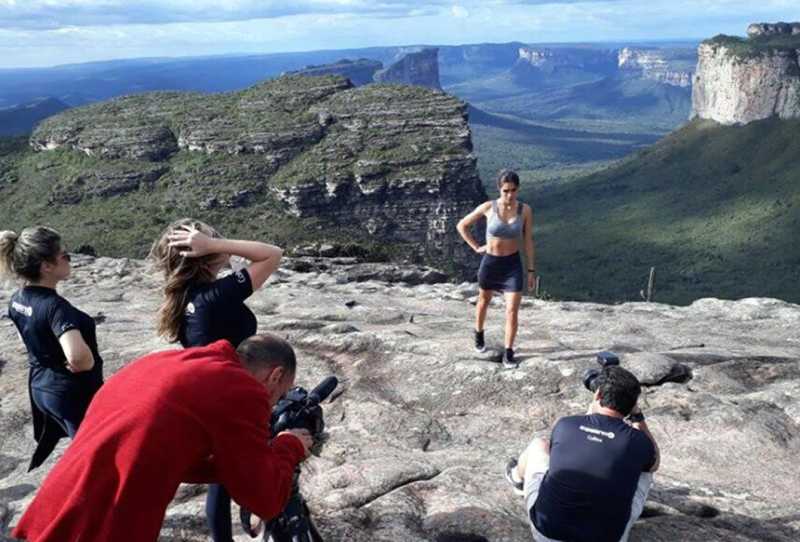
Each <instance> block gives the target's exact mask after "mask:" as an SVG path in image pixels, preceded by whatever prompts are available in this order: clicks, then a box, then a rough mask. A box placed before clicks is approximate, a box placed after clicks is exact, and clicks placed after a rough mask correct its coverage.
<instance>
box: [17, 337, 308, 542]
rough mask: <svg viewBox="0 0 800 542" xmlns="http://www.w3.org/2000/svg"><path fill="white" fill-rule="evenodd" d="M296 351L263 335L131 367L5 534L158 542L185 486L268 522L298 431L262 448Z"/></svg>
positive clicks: (301, 439) (281, 503)
mask: <svg viewBox="0 0 800 542" xmlns="http://www.w3.org/2000/svg"><path fill="white" fill-rule="evenodd" d="M295 365H296V362H295V354H294V350H292V347H291V346H289V344H288V343H287V342H286V341H284V340H282V339H280V338H278V337H273V336H270V335H255V336H253V337H250V338H249V339H245V340H244V341H243V342H242V343H241V344H240V345H239V348H237V349H236V350H234V349H233V346H231V344H230V343H229V342H227V341H217V342H215V343H211V344H210V345H208V346H203V347H199V348H187V349H184V350H167V351H164V352H157V353H155V354H151V355H149V356H145V357H143V358H141V359H138V360H136V361H134V362H132V363H130V364H128V365H127V366H126V367H124V368H123V369H121V370H120V371H119V372H117V373H116V374H115V375H114V376H112V377H111V378H110V379H109V380H108V382H107V384H106V385H105V386H103V387H102V388H101V389H100V391H99V392H98V393H97V395H95V397H94V399H93V400H92V403H91V405H90V406H89V409H88V411H87V413H86V417H85V418H84V420H83V424H82V425H81V427H80V430H79V431H78V433H77V435H76V437H75V440H73V441H72V444H71V445H70V447H69V448H68V449H67V451H66V452H65V453H64V456H63V457H62V458H61V459H60V460H59V462H58V463H57V464H56V465H55V467H53V470H52V471H51V472H50V474H49V475H48V476H47V478H46V479H45V481H44V483H43V484H42V486H41V488H40V489H39V491H38V493H37V494H36V497H35V498H34V500H33V502H32V503H31V505H30V506H29V507H28V509H27V510H26V512H25V514H24V515H23V516H22V518H21V519H20V521H19V524H18V525H17V527H16V529H15V530H14V532H13V535H14V536H15V537H17V538H23V539H25V540H28V541H29V542H51V541H52V542H68V541H76V540H80V541H81V542H108V541H111V540H113V541H115V542H126V541H131V542H134V541H135V542H140V541H147V540H151V541H155V540H156V539H157V538H158V535H159V531H160V529H161V523H162V521H163V519H164V513H165V511H166V509H167V506H168V505H169V503H170V501H171V500H172V497H173V496H174V495H175V491H176V490H177V489H178V485H179V484H180V483H181V482H202V483H208V482H219V483H221V484H224V486H225V487H226V488H228V490H229V491H230V493H231V496H232V497H233V498H234V499H235V500H236V501H237V502H238V503H239V504H241V505H242V506H245V507H246V508H247V509H249V510H251V511H253V513H255V514H257V515H259V516H261V517H263V518H271V517H273V516H276V515H277V514H278V513H280V512H281V511H282V510H283V508H284V507H285V505H286V502H287V500H288V499H289V496H290V494H291V490H292V476H293V472H294V469H295V466H296V465H297V464H298V463H299V462H301V461H303V459H305V458H306V456H307V455H308V451H309V447H310V446H311V444H312V439H311V436H310V434H309V433H308V432H307V431H305V430H291V431H285V432H282V433H280V434H278V435H277V436H276V437H275V438H273V439H272V440H270V434H269V421H270V414H271V411H272V405H273V404H274V403H275V402H276V401H277V400H278V398H279V397H281V396H282V395H283V394H285V393H286V391H287V390H289V388H291V387H292V385H293V382H294V374H295Z"/></svg>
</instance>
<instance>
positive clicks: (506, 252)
mask: <svg viewBox="0 0 800 542" xmlns="http://www.w3.org/2000/svg"><path fill="white" fill-rule="evenodd" d="M521 219H522V217H520V218H518V219H517V220H521ZM515 252H519V240H517V239H503V238H501V237H491V236H490V237H489V238H488V239H487V241H486V253H487V254H490V255H492V256H510V255H512V254H514V253H515Z"/></svg>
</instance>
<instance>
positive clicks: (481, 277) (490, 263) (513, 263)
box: [478, 252, 525, 292]
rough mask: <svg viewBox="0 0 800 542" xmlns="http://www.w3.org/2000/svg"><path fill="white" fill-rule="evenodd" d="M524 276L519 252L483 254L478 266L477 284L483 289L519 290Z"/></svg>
mask: <svg viewBox="0 0 800 542" xmlns="http://www.w3.org/2000/svg"><path fill="white" fill-rule="evenodd" d="M524 276H525V273H524V271H523V269H522V259H521V258H520V256H519V252H515V253H514V254H509V255H508V256H492V255H491V254H484V255H483V259H482V260H481V265H480V267H479V268H478V286H480V287H481V289H483V290H495V291H499V292H521V291H522V288H523V286H522V285H523V277H524Z"/></svg>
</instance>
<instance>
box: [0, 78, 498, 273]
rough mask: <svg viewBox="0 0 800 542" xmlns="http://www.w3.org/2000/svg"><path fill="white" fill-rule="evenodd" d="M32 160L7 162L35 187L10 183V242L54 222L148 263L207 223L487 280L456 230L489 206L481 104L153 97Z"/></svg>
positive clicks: (295, 89) (343, 92) (323, 95)
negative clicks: (18, 232)
mask: <svg viewBox="0 0 800 542" xmlns="http://www.w3.org/2000/svg"><path fill="white" fill-rule="evenodd" d="M30 146H31V148H32V149H34V150H35V151H36V152H29V151H27V152H26V151H24V150H23V149H16V151H15V152H12V154H11V155H10V158H9V157H8V156H7V157H6V158H5V159H4V164H5V165H4V168H7V169H9V173H7V174H6V176H9V178H11V177H10V176H11V175H12V174H13V175H15V177H14V178H15V179H20V181H19V182H14V183H5V184H0V194H2V196H0V200H2V203H0V216H2V217H3V218H2V220H1V221H2V224H0V227H3V228H10V227H13V228H20V227H23V226H24V225H26V224H30V223H37V222H42V221H48V223H50V224H52V225H54V226H56V227H58V228H60V229H63V230H64V231H63V233H64V234H65V237H66V238H67V239H70V242H71V243H75V244H76V245H77V244H82V243H89V244H92V245H94V246H95V247H96V248H97V249H98V251H100V253H105V254H109V253H111V254H121V253H131V252H132V253H134V254H135V253H139V254H141V253H142V252H143V251H144V249H146V246H147V244H148V243H149V242H150V240H151V239H152V237H153V236H155V235H156V234H157V231H158V230H159V229H160V228H161V227H163V224H164V223H166V222H168V221H170V220H172V219H174V218H177V217H178V216H181V215H194V216H198V217H200V218H203V217H205V218H206V220H208V221H209V222H212V223H214V224H215V225H217V226H219V227H220V229H221V230H222V231H223V233H225V234H226V235H233V233H234V232H236V231H241V232H248V233H247V235H248V236H251V235H253V233H254V232H255V233H256V234H258V232H261V234H263V235H265V236H266V238H268V239H272V240H274V241H275V242H279V243H282V244H286V245H288V246H289V247H291V246H292V245H294V244H296V243H300V242H307V241H323V242H324V241H326V240H328V241H332V242H347V243H354V244H359V245H362V246H364V247H367V249H368V250H377V251H378V252H379V253H380V256H381V257H383V258H386V257H390V258H396V259H404V260H410V261H420V262H423V261H424V262H427V263H430V264H434V265H437V266H439V267H441V268H443V269H445V270H447V271H448V272H450V273H453V274H456V275H458V274H460V273H463V272H466V270H473V269H474V265H475V261H474V256H473V255H472V254H471V251H470V250H469V249H468V247H467V246H466V245H465V244H464V243H463V242H462V241H461V239H460V238H459V237H458V234H457V233H456V230H455V224H456V222H457V221H458V220H459V219H460V218H461V217H462V216H463V215H464V214H466V213H467V212H469V211H470V210H472V209H473V208H474V206H475V205H477V203H479V202H480V201H482V200H484V199H485V198H486V195H485V193H484V191H483V188H482V187H481V184H480V180H479V178H478V175H477V172H476V168H475V161H476V159H475V156H474V155H473V154H472V143H471V139H470V130H469V126H468V124H467V116H466V105H465V104H464V103H463V102H461V101H459V100H458V99H456V98H453V97H452V96H449V95H447V94H444V93H442V92H437V91H431V90H428V89H425V88H420V87H410V86H400V85H383V84H381V85H369V86H367V87H359V88H353V87H352V85H351V84H350V82H349V81H348V80H347V79H345V78H343V77H339V76H325V77H301V76H287V77H282V78H279V79H276V80H272V81H268V82H265V83H262V84H259V85H256V86H254V87H251V88H249V89H246V90H244V91H241V92H234V93H227V94H211V95H208V94H192V93H177V92H160V93H149V94H141V95H135V96H129V97H124V98H119V99H115V100H111V101H108V102H103V103H99V104H95V105H91V106H88V107H83V108H77V109H73V110H70V111H67V112H65V113H63V114H61V115H58V116H56V117H52V118H50V119H48V120H46V121H45V122H43V123H42V124H41V125H40V126H39V128H38V129H37V130H36V131H35V132H34V134H33V135H32V136H31V138H30ZM31 196H33V197H31ZM234 209H235V212H233V210H234ZM12 211H13V212H12ZM87 216H91V217H92V219H91V220H89V221H88V223H86V222H87V221H86V218H85V217H87ZM143 216H147V217H148V220H146V221H142V220H141V218H142V217H143ZM79 217H84V218H83V219H80V218H79ZM245 224H246V225H247V226H246V227H245Z"/></svg>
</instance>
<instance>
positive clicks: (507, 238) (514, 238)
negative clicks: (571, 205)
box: [457, 170, 536, 367]
mask: <svg viewBox="0 0 800 542" xmlns="http://www.w3.org/2000/svg"><path fill="white" fill-rule="evenodd" d="M497 188H498V190H499V191H500V197H499V198H498V199H496V200H491V201H487V202H485V203H482V204H481V205H479V206H478V207H477V208H476V209H475V210H474V211H472V212H471V213H470V214H468V215H467V216H465V217H464V218H463V219H461V221H460V222H459V223H458V226H457V228H458V233H460V234H461V237H463V238H464V241H466V242H467V244H469V246H470V247H472V250H474V251H475V252H477V253H478V254H483V259H482V260H481V265H480V268H479V269H478V304H477V308H476V311H475V349H476V350H478V351H479V352H483V351H484V350H485V348H486V346H485V344H486V343H485V340H484V336H483V326H484V323H485V322H486V311H487V310H488V308H489V303H490V302H491V300H492V295H494V292H496V291H498V292H503V294H504V296H505V301H506V330H505V351H504V353H503V365H504V366H506V367H516V365H517V363H516V362H515V361H514V339H515V338H516V336H517V328H518V327H519V304H520V301H522V290H523V284H524V283H525V282H526V281H525V277H526V276H527V284H528V289H529V290H532V289H533V287H534V284H535V282H536V266H535V265H534V261H535V253H534V244H533V211H532V210H531V207H530V205H527V204H525V203H522V202H521V201H518V200H517V192H518V191H519V176H518V175H517V174H516V173H514V172H513V171H508V170H505V171H502V172H501V173H500V175H499V177H498V178H497ZM483 217H486V220H487V223H486V243H485V244H484V245H481V244H480V243H478V242H477V241H476V240H475V238H474V237H472V234H471V233H470V227H471V226H472V225H473V224H475V223H476V222H478V221H479V220H480V219H481V218H483ZM522 243H524V244H525V255H526V257H527V260H528V261H527V266H526V269H527V271H525V270H523V267H522V259H521V258H520V254H519V250H520V245H521V244H522Z"/></svg>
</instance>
